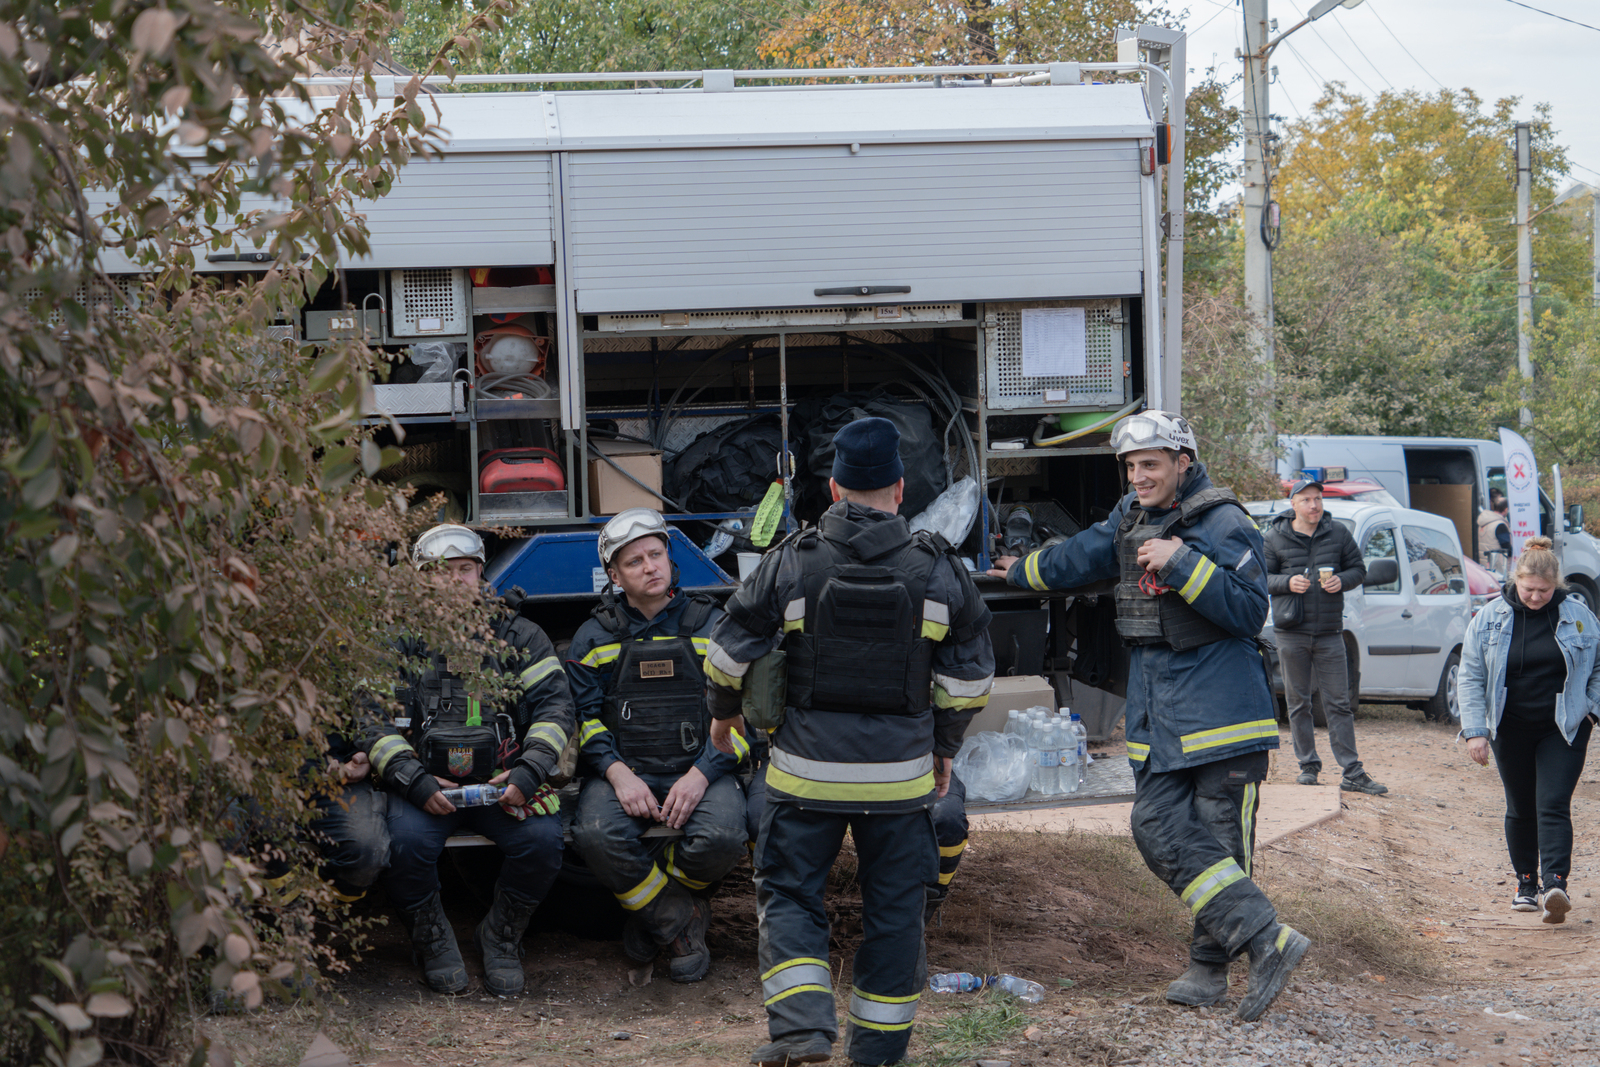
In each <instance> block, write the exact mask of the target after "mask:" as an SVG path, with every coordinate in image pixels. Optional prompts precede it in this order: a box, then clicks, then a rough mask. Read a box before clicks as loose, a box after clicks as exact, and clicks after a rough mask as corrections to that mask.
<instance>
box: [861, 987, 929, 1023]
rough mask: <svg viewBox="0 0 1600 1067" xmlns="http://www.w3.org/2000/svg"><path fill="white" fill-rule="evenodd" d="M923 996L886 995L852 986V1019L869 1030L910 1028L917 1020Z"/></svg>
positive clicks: (918, 994) (916, 994)
mask: <svg viewBox="0 0 1600 1067" xmlns="http://www.w3.org/2000/svg"><path fill="white" fill-rule="evenodd" d="M921 996H922V994H921V993H913V994H911V995H910V996H908V997H884V996H879V995H878V994H876V993H866V992H863V991H862V990H861V989H860V988H858V987H852V988H851V990H850V1021H851V1022H853V1023H855V1024H856V1025H857V1026H864V1027H866V1028H867V1029H869V1030H909V1029H911V1024H912V1023H913V1022H914V1021H915V1020H916V1017H917V1001H918V1000H919V999H920V998H921Z"/></svg>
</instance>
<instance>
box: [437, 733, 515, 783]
mask: <svg viewBox="0 0 1600 1067" xmlns="http://www.w3.org/2000/svg"><path fill="white" fill-rule="evenodd" d="M499 748H500V738H499V736H498V735H497V734H496V731H495V729H494V727H492V726H486V725H477V726H467V725H456V724H451V725H448V726H434V727H431V728H430V729H428V731H427V733H426V734H425V735H424V737H423V738H422V746H421V748H420V750H419V751H418V753H417V754H418V755H420V756H421V757H422V763H423V766H425V767H427V769H428V773H429V774H436V775H439V776H441V777H444V778H455V779H457V780H460V779H466V778H476V779H481V780H482V781H488V780H489V779H490V778H493V777H494V776H495V774H496V773H498V770H497V768H496V766H495V764H496V763H497V760H496V756H497V754H498V751H499Z"/></svg>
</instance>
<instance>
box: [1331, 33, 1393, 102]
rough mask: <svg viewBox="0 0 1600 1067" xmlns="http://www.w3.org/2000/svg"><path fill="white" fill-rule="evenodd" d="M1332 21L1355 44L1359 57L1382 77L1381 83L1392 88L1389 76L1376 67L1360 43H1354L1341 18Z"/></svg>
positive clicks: (1354, 40) (1353, 38)
mask: <svg viewBox="0 0 1600 1067" xmlns="http://www.w3.org/2000/svg"><path fill="white" fill-rule="evenodd" d="M1334 22H1336V23H1338V25H1339V29H1340V30H1342V31H1344V35H1345V36H1346V37H1349V38H1350V43H1351V44H1353V45H1355V47H1356V51H1357V52H1360V53H1361V58H1362V59H1365V60H1366V61H1367V66H1369V67H1371V68H1372V69H1373V70H1374V71H1376V72H1377V75H1378V77H1380V78H1382V79H1383V84H1385V85H1387V86H1388V87H1389V88H1390V89H1393V88H1394V82H1392V81H1390V80H1389V76H1388V75H1387V74H1385V73H1384V72H1383V71H1382V70H1380V69H1379V68H1378V65H1377V64H1376V63H1374V62H1373V61H1372V58H1371V57H1370V56H1368V55H1367V53H1366V52H1364V51H1362V49H1361V45H1359V44H1357V43H1356V39H1355V37H1354V36H1353V35H1352V34H1351V33H1350V29H1349V27H1347V26H1346V25H1345V24H1344V21H1343V20H1342V19H1334Z"/></svg>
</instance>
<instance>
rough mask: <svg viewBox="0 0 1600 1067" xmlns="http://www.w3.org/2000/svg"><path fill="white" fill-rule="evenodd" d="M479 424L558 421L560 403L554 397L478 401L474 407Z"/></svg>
mask: <svg viewBox="0 0 1600 1067" xmlns="http://www.w3.org/2000/svg"><path fill="white" fill-rule="evenodd" d="M474 412H475V413H476V415H477V417H478V420H479V421H480V422H486V421H489V420H492V419H559V418H560V417H561V401H560V400H558V399H556V398H555V397H550V398H547V399H529V400H479V401H477V403H476V404H475V405H474Z"/></svg>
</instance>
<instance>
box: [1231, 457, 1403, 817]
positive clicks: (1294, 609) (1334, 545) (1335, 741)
mask: <svg viewBox="0 0 1600 1067" xmlns="http://www.w3.org/2000/svg"><path fill="white" fill-rule="evenodd" d="M1289 504H1290V506H1291V507H1292V508H1293V509H1294V510H1293V511H1291V512H1289V513H1287V514H1284V515H1281V516H1279V517H1278V519H1277V521H1275V522H1274V523H1273V524H1272V527H1271V529H1269V530H1268V531H1267V533H1266V535H1265V536H1264V537H1263V538H1262V541H1263V544H1264V546H1265V548H1266V563H1267V591H1268V592H1269V593H1271V594H1272V624H1273V630H1274V632H1275V633H1276V635H1277V642H1278V664H1279V666H1280V668H1281V669H1282V671H1283V691H1284V695H1285V697H1286V698H1287V699H1288V703H1289V734H1290V736H1291V737H1292V738H1293V740H1294V755H1295V759H1297V760H1298V761H1299V763H1300V776H1299V777H1298V778H1296V779H1295V781H1296V782H1298V783H1300V784H1301V785H1316V784H1317V775H1318V773H1319V772H1321V770H1322V759H1321V758H1320V757H1319V756H1318V755H1317V739H1316V733H1315V731H1314V724H1313V722H1312V718H1311V694H1312V691H1313V688H1312V687H1313V686H1315V691H1316V692H1319V693H1321V694H1322V710H1323V714H1324V715H1325V716H1326V717H1327V721H1328V747H1329V748H1331V749H1333V758H1334V759H1336V760H1338V761H1339V766H1340V767H1341V768H1342V769H1343V770H1344V776H1343V779H1342V780H1341V781H1340V783H1339V788H1340V789H1343V790H1345V791H1346V792H1350V793H1371V794H1374V795H1376V794H1381V793H1387V792H1388V791H1389V790H1388V787H1386V786H1384V785H1381V784H1379V783H1378V782H1375V781H1373V780H1372V776H1371V775H1370V774H1368V773H1367V772H1366V770H1365V769H1364V768H1363V767H1362V766H1361V757H1360V756H1358V755H1356V728H1355V715H1354V712H1353V708H1354V705H1355V702H1356V700H1357V696H1356V694H1354V693H1352V692H1351V691H1350V678H1349V671H1348V670H1347V669H1346V665H1345V651H1344V637H1343V636H1342V631H1343V630H1344V589H1345V588H1346V587H1352V588H1353V587H1355V586H1359V585H1360V584H1361V583H1362V582H1363V581H1364V580H1365V579H1366V577H1367V566H1366V564H1365V563H1364V562H1362V559H1361V550H1360V549H1358V548H1357V547H1356V542H1355V538H1354V537H1352V536H1351V535H1350V531H1349V530H1347V529H1345V528H1344V527H1343V526H1342V525H1340V524H1339V523H1338V522H1335V521H1334V519H1333V517H1332V516H1330V515H1328V514H1327V512H1325V511H1324V510H1323V507H1322V483H1321V482H1317V481H1312V480H1311V479H1308V478H1302V479H1300V480H1299V481H1296V482H1295V483H1294V484H1293V485H1291V486H1290V487H1289Z"/></svg>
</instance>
